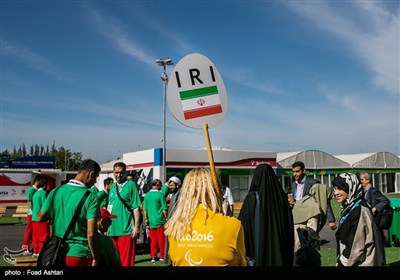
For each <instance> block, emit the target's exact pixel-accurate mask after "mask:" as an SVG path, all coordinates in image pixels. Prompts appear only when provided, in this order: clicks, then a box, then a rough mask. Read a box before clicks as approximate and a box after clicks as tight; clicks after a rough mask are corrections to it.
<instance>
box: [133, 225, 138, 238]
mask: <svg viewBox="0 0 400 280" xmlns="http://www.w3.org/2000/svg"><path fill="white" fill-rule="evenodd" d="M138 236H139V226H135V227H134V228H133V229H132V237H133V238H136V237H138Z"/></svg>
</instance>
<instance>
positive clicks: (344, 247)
mask: <svg viewBox="0 0 400 280" xmlns="http://www.w3.org/2000/svg"><path fill="white" fill-rule="evenodd" d="M332 184H333V186H334V188H335V197H336V199H337V200H338V202H339V203H341V204H342V212H341V215H340V221H339V227H338V230H337V231H336V233H335V235H336V240H337V252H336V265H337V266H382V265H383V260H382V259H381V258H380V257H379V255H380V254H378V252H379V250H384V247H383V244H382V240H380V238H377V237H378V235H377V234H378V229H377V227H376V225H375V222H374V218H373V216H372V213H371V210H370V208H369V207H368V205H367V203H366V201H365V200H364V195H363V194H364V190H363V187H362V185H361V184H360V181H359V179H358V177H357V175H355V174H351V173H342V174H340V175H339V176H338V177H336V178H335V179H334V180H333V181H332Z"/></svg>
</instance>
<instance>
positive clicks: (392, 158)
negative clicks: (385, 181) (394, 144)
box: [336, 152, 400, 168]
mask: <svg viewBox="0 0 400 280" xmlns="http://www.w3.org/2000/svg"><path fill="white" fill-rule="evenodd" d="M336 157H337V158H339V159H341V160H343V161H346V162H348V163H349V164H350V166H351V167H353V168H400V158H399V157H398V156H396V155H394V154H392V153H389V152H376V153H363V154H348V155H336Z"/></svg>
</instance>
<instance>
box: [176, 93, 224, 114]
mask: <svg viewBox="0 0 400 280" xmlns="http://www.w3.org/2000/svg"><path fill="white" fill-rule="evenodd" d="M179 95H180V98H181V101H182V108H183V114H184V116H185V120H189V119H194V118H200V117H204V116H208V115H214V114H219V113H222V107H221V101H220V100H219V94H218V89H217V87H216V86H211V87H205V88H198V89H192V90H185V91H181V92H179Z"/></svg>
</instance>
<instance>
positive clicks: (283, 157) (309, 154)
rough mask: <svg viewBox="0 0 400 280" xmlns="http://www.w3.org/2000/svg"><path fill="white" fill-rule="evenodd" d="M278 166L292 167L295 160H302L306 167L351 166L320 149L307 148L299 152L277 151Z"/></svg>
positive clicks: (336, 167) (338, 167) (339, 167)
mask: <svg viewBox="0 0 400 280" xmlns="http://www.w3.org/2000/svg"><path fill="white" fill-rule="evenodd" d="M276 161H277V163H278V166H280V167H281V168H284V169H290V168H292V164H293V163H294V162H295V161H302V162H304V165H305V167H306V169H342V168H350V165H349V164H348V163H347V162H345V161H343V160H341V159H339V158H337V157H335V156H333V155H331V154H328V153H325V152H322V151H318V150H306V151H299V152H289V153H277V157H276Z"/></svg>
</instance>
